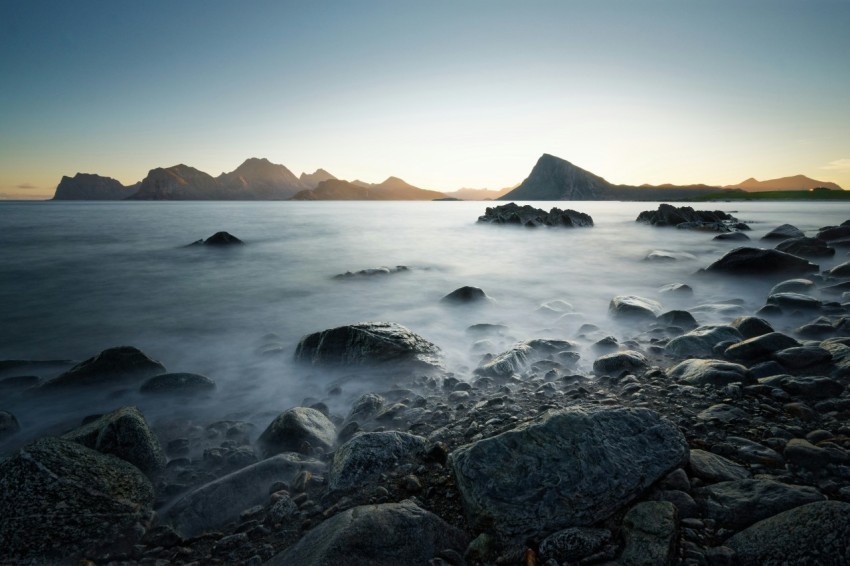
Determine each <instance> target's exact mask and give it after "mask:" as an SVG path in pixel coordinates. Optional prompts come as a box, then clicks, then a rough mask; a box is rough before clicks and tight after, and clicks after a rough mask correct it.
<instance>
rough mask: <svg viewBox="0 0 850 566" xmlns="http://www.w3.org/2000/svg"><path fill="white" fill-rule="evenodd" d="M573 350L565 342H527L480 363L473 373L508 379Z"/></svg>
mask: <svg viewBox="0 0 850 566" xmlns="http://www.w3.org/2000/svg"><path fill="white" fill-rule="evenodd" d="M575 348H576V345H575V344H574V343H572V342H568V341H566V340H544V339H536V340H528V341H526V342H520V343H519V344H517V345H516V346H514V347H513V348H511V349H510V350H507V351H505V352H502V353H501V354H499V355H497V356H494V357H493V358H491V359H489V360H486V361H484V362H482V363H481V365H480V366H478V367H477V368H476V369H475V373H476V374H477V375H486V376H490V377H508V376H510V375H511V374H514V373H522V372H524V371H525V370H527V369H528V368H529V367H531V365H532V364H534V363H536V362H539V361H541V360H548V359H553V356H556V355H557V354H559V353H561V352H568V351H570V350H574V349H575Z"/></svg>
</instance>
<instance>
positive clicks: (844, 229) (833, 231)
mask: <svg viewBox="0 0 850 566" xmlns="http://www.w3.org/2000/svg"><path fill="white" fill-rule="evenodd" d="M848 237H850V226H845V225H841V226H830V227H828V228H821V229H820V230H819V231H818V233H817V238H818V239H820V240H826V241H827V242H829V241H832V240H841V239H843V238H848Z"/></svg>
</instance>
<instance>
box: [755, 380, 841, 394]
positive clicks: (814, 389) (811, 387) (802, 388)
mask: <svg viewBox="0 0 850 566" xmlns="http://www.w3.org/2000/svg"><path fill="white" fill-rule="evenodd" d="M759 383H761V384H763V385H769V386H771V387H779V388H781V389H782V390H783V391H785V392H787V393H788V394H789V395H793V396H794V397H802V398H804V399H808V400H820V399H831V398H833V397H839V396H841V394H842V393H843V392H844V390H845V387H844V385H843V384H842V383H841V382H840V381H838V380H836V379H833V378H831V377H826V376H823V375H806V376H793V375H786V374H780V375H772V376H770V377H765V378H762V379H759Z"/></svg>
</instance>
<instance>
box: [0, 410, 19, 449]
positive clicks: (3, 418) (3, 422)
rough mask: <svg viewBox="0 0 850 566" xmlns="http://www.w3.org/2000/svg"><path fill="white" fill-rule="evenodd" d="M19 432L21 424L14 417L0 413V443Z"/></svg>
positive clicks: (3, 412)
mask: <svg viewBox="0 0 850 566" xmlns="http://www.w3.org/2000/svg"><path fill="white" fill-rule="evenodd" d="M19 430H21V424H20V423H19V422H18V419H17V418H15V415H13V414H12V413H10V412H8V411H0V442H2V441H3V440H6V439H7V438H8V437H10V436H12V435H13V434H15V433H16V432H18V431H19Z"/></svg>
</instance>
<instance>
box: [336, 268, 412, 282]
mask: <svg viewBox="0 0 850 566" xmlns="http://www.w3.org/2000/svg"><path fill="white" fill-rule="evenodd" d="M408 271H410V268H409V267H407V266H406V265H396V266H395V267H371V268H369V269H361V270H360V271H346V272H345V273H340V274H338V275H334V279H356V278H363V277H375V276H382V275H392V274H393V273H405V272H408Z"/></svg>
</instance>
